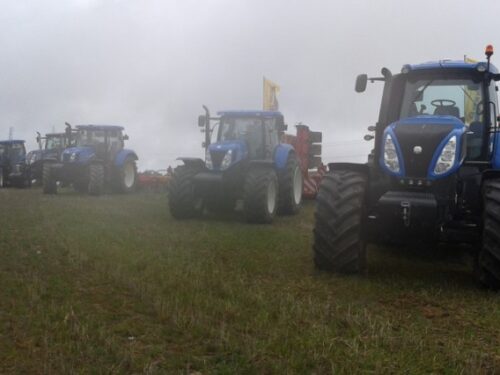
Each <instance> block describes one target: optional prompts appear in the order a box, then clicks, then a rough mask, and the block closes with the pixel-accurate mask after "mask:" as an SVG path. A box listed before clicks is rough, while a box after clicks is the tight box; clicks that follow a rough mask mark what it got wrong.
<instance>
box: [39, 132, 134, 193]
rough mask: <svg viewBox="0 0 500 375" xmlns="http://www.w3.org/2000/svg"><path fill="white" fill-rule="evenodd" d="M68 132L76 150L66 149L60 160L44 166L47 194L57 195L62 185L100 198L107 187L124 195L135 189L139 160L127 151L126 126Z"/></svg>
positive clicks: (44, 183)
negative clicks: (124, 130) (125, 142)
mask: <svg viewBox="0 0 500 375" xmlns="http://www.w3.org/2000/svg"><path fill="white" fill-rule="evenodd" d="M66 133H67V134H68V138H70V139H72V140H73V142H74V145H73V147H69V148H66V149H65V150H64V151H63V152H62V153H61V155H60V158H59V159H57V158H54V159H46V160H45V162H44V164H43V171H42V180H43V192H44V193H45V194H56V193H57V187H58V182H59V183H60V184H61V185H62V186H68V185H72V186H73V188H74V189H75V190H77V191H79V192H82V193H89V194H91V195H100V194H101V193H103V192H104V191H105V190H106V189H107V188H111V189H113V190H114V191H116V192H123V193H126V192H131V191H133V190H134V189H135V186H136V182H137V166H136V161H137V160H138V157H137V155H136V153H135V152H134V151H132V150H127V149H125V148H124V141H125V140H127V139H128V136H127V135H124V134H123V127H121V126H115V125H77V126H76V129H72V128H71V126H70V127H68V128H67V129H66Z"/></svg>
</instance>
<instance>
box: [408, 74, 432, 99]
mask: <svg viewBox="0 0 500 375" xmlns="http://www.w3.org/2000/svg"><path fill="white" fill-rule="evenodd" d="M432 82H434V80H433V79H431V80H430V81H429V82H427V83H426V84H425V86H424V87H423V88H422V90H418V91H417V93H416V94H415V97H414V98H413V100H412V101H411V102H412V103H415V100H417V98H418V97H419V96H420V95H421V94H423V92H424V91H425V90H426V89H427V87H429V85H430V84H431V83H432Z"/></svg>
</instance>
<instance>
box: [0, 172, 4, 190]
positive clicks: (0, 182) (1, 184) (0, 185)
mask: <svg viewBox="0 0 500 375" xmlns="http://www.w3.org/2000/svg"><path fill="white" fill-rule="evenodd" d="M4 186H5V180H4V179H3V168H0V188H3V187H4Z"/></svg>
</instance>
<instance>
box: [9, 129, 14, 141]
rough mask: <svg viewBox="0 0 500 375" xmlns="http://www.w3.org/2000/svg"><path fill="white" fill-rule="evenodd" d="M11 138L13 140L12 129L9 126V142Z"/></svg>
mask: <svg viewBox="0 0 500 375" xmlns="http://www.w3.org/2000/svg"><path fill="white" fill-rule="evenodd" d="M13 138H14V127H13V126H11V127H10V128H9V141H12V139H13Z"/></svg>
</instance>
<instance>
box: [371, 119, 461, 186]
mask: <svg viewBox="0 0 500 375" xmlns="http://www.w3.org/2000/svg"><path fill="white" fill-rule="evenodd" d="M466 130H467V127H466V126H465V124H464V123H463V122H462V121H461V120H460V119H458V118H457V117H454V116H436V115H419V116H415V117H409V118H405V119H402V120H399V121H396V122H394V123H392V124H390V125H388V126H387V128H386V129H385V131H384V135H383V137H382V139H381V142H382V144H381V150H382V152H381V155H380V160H379V164H380V166H381V168H382V169H383V170H385V171H386V172H387V173H388V174H390V175H393V176H395V177H398V178H417V179H427V180H436V179H440V178H444V177H447V176H449V175H450V174H452V173H455V172H456V171H457V170H458V169H459V168H460V166H461V165H462V163H463V160H464V158H465V155H464V153H463V152H462V150H463V142H464V139H463V138H464V134H465V132H466ZM388 136H390V137H391V138H392V140H393V142H394V146H395V148H396V154H397V156H398V159H399V166H400V170H399V172H394V171H391V170H389V169H388V167H387V166H386V165H385V162H384V146H385V141H386V139H387V137H388ZM453 136H455V137H456V140H457V144H456V156H455V160H454V163H453V166H452V167H451V169H450V170H448V171H447V172H445V173H443V174H435V173H434V168H435V166H436V163H437V161H438V159H439V157H440V155H441V152H442V151H443V148H444V147H445V145H446V144H447V143H448V141H449V140H450V139H451V138H452V137H453ZM416 147H418V148H419V150H420V151H419V152H418V153H417V151H415V148H416Z"/></svg>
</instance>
